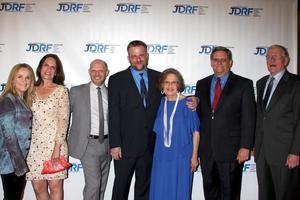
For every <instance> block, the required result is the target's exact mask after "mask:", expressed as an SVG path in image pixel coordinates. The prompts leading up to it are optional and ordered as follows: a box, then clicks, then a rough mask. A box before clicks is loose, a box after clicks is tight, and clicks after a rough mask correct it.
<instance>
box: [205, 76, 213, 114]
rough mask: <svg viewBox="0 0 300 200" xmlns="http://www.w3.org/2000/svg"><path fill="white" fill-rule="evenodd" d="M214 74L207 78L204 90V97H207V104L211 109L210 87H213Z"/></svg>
mask: <svg viewBox="0 0 300 200" xmlns="http://www.w3.org/2000/svg"><path fill="white" fill-rule="evenodd" d="M212 78H213V75H212V76H210V77H209V78H208V79H207V82H206V87H204V89H205V91H204V94H205V95H204V97H205V101H206V102H207V106H208V107H209V109H210V110H211V102H210V87H211V81H212Z"/></svg>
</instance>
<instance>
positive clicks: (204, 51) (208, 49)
mask: <svg viewBox="0 0 300 200" xmlns="http://www.w3.org/2000/svg"><path fill="white" fill-rule="evenodd" d="M215 47H216V45H202V46H201V47H200V51H199V54H207V55H210V53H211V52H212V50H213V49H214V48H215Z"/></svg>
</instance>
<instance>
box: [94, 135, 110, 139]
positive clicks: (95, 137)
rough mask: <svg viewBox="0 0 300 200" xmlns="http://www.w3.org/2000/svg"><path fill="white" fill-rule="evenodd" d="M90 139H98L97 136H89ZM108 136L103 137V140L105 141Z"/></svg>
mask: <svg viewBox="0 0 300 200" xmlns="http://www.w3.org/2000/svg"><path fill="white" fill-rule="evenodd" d="M89 138H90V139H99V135H89ZM107 138H108V135H104V137H103V139H107Z"/></svg>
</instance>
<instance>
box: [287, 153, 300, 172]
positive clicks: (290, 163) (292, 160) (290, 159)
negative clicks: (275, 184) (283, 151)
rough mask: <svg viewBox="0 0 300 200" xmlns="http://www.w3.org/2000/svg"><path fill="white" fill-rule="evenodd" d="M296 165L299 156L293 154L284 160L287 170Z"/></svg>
mask: <svg viewBox="0 0 300 200" xmlns="http://www.w3.org/2000/svg"><path fill="white" fill-rule="evenodd" d="M298 165H299V156H298V155H294V154H289V155H288V157H287V159H286V163H285V166H287V167H288V168H289V169H293V168H294V167H297V166H298Z"/></svg>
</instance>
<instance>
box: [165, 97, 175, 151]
mask: <svg viewBox="0 0 300 200" xmlns="http://www.w3.org/2000/svg"><path fill="white" fill-rule="evenodd" d="M167 101H168V99H167V97H165V103H164V145H165V146H166V147H170V146H171V143H172V134H173V119H174V115H175V112H176V109H177V105H178V101H179V93H177V98H176V102H175V105H174V108H173V111H172V113H171V116H170V128H169V134H167V132H168V131H167V130H168V120H167V112H168V111H167Z"/></svg>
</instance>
